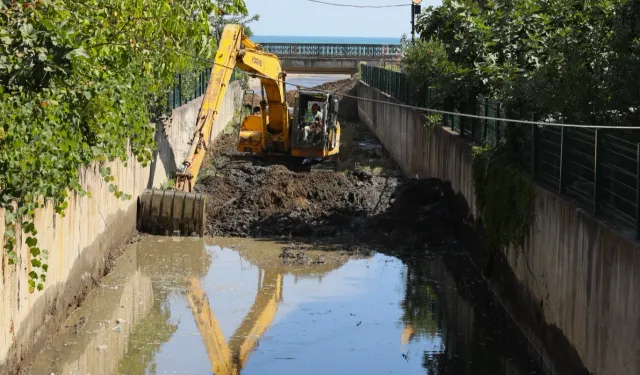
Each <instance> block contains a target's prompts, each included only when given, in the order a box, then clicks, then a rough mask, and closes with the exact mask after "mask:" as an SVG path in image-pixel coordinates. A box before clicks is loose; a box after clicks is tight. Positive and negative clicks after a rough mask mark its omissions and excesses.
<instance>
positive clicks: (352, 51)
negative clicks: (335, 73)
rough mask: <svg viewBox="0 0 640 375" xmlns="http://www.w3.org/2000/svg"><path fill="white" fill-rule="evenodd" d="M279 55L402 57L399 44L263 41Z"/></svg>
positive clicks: (263, 44) (269, 50) (270, 50)
mask: <svg viewBox="0 0 640 375" xmlns="http://www.w3.org/2000/svg"><path fill="white" fill-rule="evenodd" d="M260 45H261V46H262V47H263V48H264V50H265V51H267V52H270V53H273V54H275V55H278V57H339V58H383V57H400V55H401V53H402V49H401V46H400V45H399V44H397V45H396V44H388V45H386V44H315V43H261V44H260Z"/></svg>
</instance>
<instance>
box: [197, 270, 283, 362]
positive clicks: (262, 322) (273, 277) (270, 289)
mask: <svg viewBox="0 0 640 375" xmlns="http://www.w3.org/2000/svg"><path fill="white" fill-rule="evenodd" d="M186 286H187V301H188V303H189V307H190V308H191V311H192V313H193V316H194V318H195V321H196V326H197V327H198V330H199V331H200V334H201V335H202V339H203V340H204V343H205V347H206V349H207V353H208V355H209V360H210V361H211V366H212V371H213V373H214V374H216V375H237V374H239V373H240V370H241V369H242V367H243V366H244V365H245V364H246V362H247V360H248V359H249V355H250V354H251V352H252V351H253V349H254V348H255V347H256V346H257V344H258V340H259V338H260V337H262V335H263V334H264V333H265V332H266V330H267V329H268V328H269V326H270V325H271V322H272V321H273V319H274V318H275V315H276V312H277V310H278V304H279V303H280V301H281V299H282V275H281V274H278V273H275V272H273V271H267V272H266V273H265V274H264V277H261V278H260V280H259V285H258V293H257V295H256V300H255V302H254V304H253V306H252V307H251V310H250V311H249V313H248V314H247V316H246V317H245V319H244V320H243V322H242V323H241V324H240V326H239V327H238V329H237V330H236V332H235V334H234V335H233V336H232V338H231V340H230V342H229V343H228V344H227V342H226V341H225V338H224V335H223V333H222V329H221V328H220V325H219V324H218V321H217V319H216V317H215V315H214V314H213V311H212V310H211V306H210V305H209V300H208V298H207V296H206V295H205V293H204V291H203V290H202V287H201V286H200V284H199V283H198V280H197V279H195V278H191V279H190V280H189V281H188V282H187V285H186Z"/></svg>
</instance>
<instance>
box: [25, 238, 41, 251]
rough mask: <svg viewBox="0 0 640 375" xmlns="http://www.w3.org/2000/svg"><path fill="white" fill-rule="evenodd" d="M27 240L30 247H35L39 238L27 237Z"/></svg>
mask: <svg viewBox="0 0 640 375" xmlns="http://www.w3.org/2000/svg"><path fill="white" fill-rule="evenodd" d="M26 242H27V246H29V247H34V246H36V245H37V244H38V240H37V239H36V238H34V237H27V240H26ZM32 254H33V253H32Z"/></svg>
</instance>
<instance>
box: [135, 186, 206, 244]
mask: <svg viewBox="0 0 640 375" xmlns="http://www.w3.org/2000/svg"><path fill="white" fill-rule="evenodd" d="M205 204H206V196H205V195H204V194H202V193H187V192H183V191H177V190H160V189H146V190H145V191H144V192H143V193H142V195H140V198H139V199H138V223H137V226H138V230H139V231H140V232H144V233H150V234H158V235H178V236H191V235H198V236H204V230H205V223H206V217H205Z"/></svg>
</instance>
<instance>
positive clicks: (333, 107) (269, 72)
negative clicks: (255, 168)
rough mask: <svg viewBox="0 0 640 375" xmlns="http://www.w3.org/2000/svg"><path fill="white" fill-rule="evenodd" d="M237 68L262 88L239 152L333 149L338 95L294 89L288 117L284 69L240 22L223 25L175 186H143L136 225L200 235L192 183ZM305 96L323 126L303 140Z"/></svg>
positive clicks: (306, 153)
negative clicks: (319, 113) (316, 109)
mask: <svg viewBox="0 0 640 375" xmlns="http://www.w3.org/2000/svg"><path fill="white" fill-rule="evenodd" d="M236 67H237V68H239V69H241V70H243V71H245V72H247V73H249V74H250V75H252V76H255V77H258V78H259V79H260V82H261V90H262V100H261V102H260V110H259V111H257V112H256V113H253V114H250V115H248V116H246V117H245V118H244V120H243V122H242V125H241V129H240V134H239V140H238V145H237V148H238V150H239V151H243V152H249V153H252V154H258V155H269V154H278V155H288V156H293V157H302V158H324V157H328V156H331V155H335V154H337V153H338V151H339V148H340V124H339V123H338V121H337V112H338V107H337V99H336V98H335V97H333V95H332V94H324V93H318V92H312V91H309V92H301V91H298V92H297V94H296V103H295V106H294V108H293V112H294V114H293V116H292V114H290V111H289V105H288V103H287V102H286V85H285V78H286V73H285V72H284V71H282V67H281V65H280V60H279V59H278V57H277V56H276V55H274V54H271V53H268V52H265V51H264V50H263V49H262V47H261V46H260V45H258V44H255V43H254V42H252V41H251V40H250V39H249V38H248V37H247V36H245V35H244V34H243V27H242V26H241V25H236V24H230V25H227V26H226V27H225V28H224V31H223V33H222V37H221V39H220V43H219V46H218V50H217V52H216V55H215V62H214V64H213V67H212V69H211V76H210V77H209V82H208V85H207V90H206V92H205V95H204V99H203V101H202V106H201V108H200V112H199V114H198V119H197V123H196V127H195V130H194V132H193V136H192V138H191V143H190V149H189V153H188V154H187V157H186V158H185V161H184V162H183V163H182V168H181V169H180V170H179V171H178V173H176V187H175V191H173V190H158V189H147V190H145V191H144V192H143V194H142V195H141V197H140V200H139V207H138V227H139V230H141V231H144V232H151V233H156V234H173V235H175V234H178V235H194V234H195V235H199V236H203V235H204V230H205V222H206V220H205V205H206V198H205V196H204V195H203V194H198V193H194V192H193V187H194V185H195V182H196V180H197V177H198V172H199V171H200V168H201V166H202V163H203V161H204V156H205V153H206V150H207V148H208V147H209V142H210V140H211V133H212V130H213V123H214V120H215V118H216V115H217V114H218V112H219V111H220V108H221V105H222V100H223V99H224V96H225V93H226V90H227V86H228V84H229V82H230V80H231V76H232V74H233V70H234V68H236ZM310 101H313V102H314V103H317V104H318V105H319V106H320V107H322V112H323V127H324V128H323V129H322V131H321V132H320V131H318V132H317V133H316V136H315V137H314V139H313V140H310V141H306V140H305V141H303V140H302V138H303V133H304V128H305V124H304V121H302V116H304V114H305V112H306V111H308V110H309V108H310V107H309V108H307V107H304V108H303V106H304V105H306V103H310ZM292 124H295V126H292Z"/></svg>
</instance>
